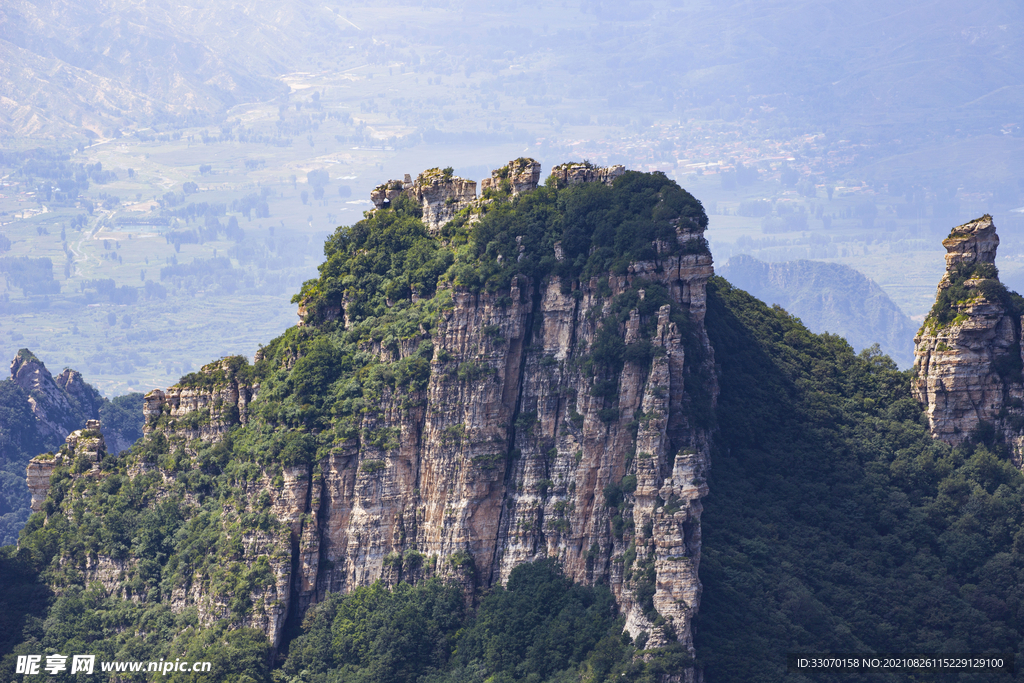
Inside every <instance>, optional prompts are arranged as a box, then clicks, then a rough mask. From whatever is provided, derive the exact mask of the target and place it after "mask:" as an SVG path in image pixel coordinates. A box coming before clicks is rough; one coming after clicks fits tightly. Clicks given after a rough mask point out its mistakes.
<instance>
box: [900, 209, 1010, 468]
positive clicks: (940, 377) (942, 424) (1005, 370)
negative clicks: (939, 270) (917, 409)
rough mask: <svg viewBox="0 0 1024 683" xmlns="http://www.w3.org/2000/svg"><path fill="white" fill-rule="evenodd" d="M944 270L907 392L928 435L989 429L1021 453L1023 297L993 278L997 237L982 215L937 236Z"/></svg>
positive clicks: (958, 435) (948, 437)
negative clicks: (946, 234) (943, 253)
mask: <svg viewBox="0 0 1024 683" xmlns="http://www.w3.org/2000/svg"><path fill="white" fill-rule="evenodd" d="M942 244H943V246H944V247H945V248H946V272H945V274H944V275H943V277H942V280H941V281H940V282H939V286H938V293H937V296H936V301H935V305H934V307H933V308H932V310H931V312H929V314H928V316H927V317H926V318H925V321H924V325H923V326H922V327H921V330H920V332H918V335H917V337H915V339H914V343H915V348H914V356H915V360H914V370H915V376H914V386H913V388H914V392H915V394H916V396H917V399H918V401H920V402H921V404H922V405H923V406H924V408H925V411H926V412H927V415H928V421H929V425H930V427H931V431H932V434H933V436H935V438H938V439H942V440H943V441H946V442H947V443H950V444H953V445H957V444H961V443H964V442H965V441H967V440H969V439H971V438H973V437H975V436H982V435H984V434H986V433H989V432H992V431H994V434H995V436H996V438H997V439H998V440H1001V441H1005V442H1006V443H1007V444H1008V445H1010V447H1011V449H1012V450H1013V452H1014V453H1015V457H1016V458H1017V459H1018V461H1019V460H1020V459H1021V455H1022V448H1021V445H1022V439H1021V432H1022V429H1021V425H1022V424H1024V422H1022V419H1021V416H1022V414H1024V411H1022V408H1021V406H1022V399H1024V378H1022V367H1024V363H1022V358H1021V314H1022V313H1024V306H1022V303H1024V299H1021V297H1020V296H1018V295H1016V294H1012V293H1010V292H1008V291H1007V290H1006V288H1005V287H1004V286H1003V285H1002V284H1001V283H1000V282H999V276H998V271H997V270H996V267H995V258H996V250H997V248H998V246H999V237H998V235H997V234H996V228H995V225H994V223H993V222H992V217H991V216H989V215H985V216H982V217H981V218H978V219H976V220H973V221H970V222H969V223H965V224H963V225H960V226H957V227H955V228H953V230H952V231H951V232H950V234H949V237H947V238H946V239H945V240H943V242H942Z"/></svg>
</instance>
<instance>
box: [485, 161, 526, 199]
mask: <svg viewBox="0 0 1024 683" xmlns="http://www.w3.org/2000/svg"><path fill="white" fill-rule="evenodd" d="M539 184H540V162H539V161H537V160H535V159H529V158H526V157H519V158H518V159H513V160H512V161H510V162H508V164H506V165H505V166H502V167H501V168H497V169H495V170H493V171H491V177H490V178H484V179H483V180H481V181H480V192H481V193H482V194H484V195H487V194H488V192H489V191H493V190H499V191H500V190H502V189H503V188H504V189H505V190H506V191H507V192H508V193H509V194H511V195H512V196H516V195H520V194H523V193H524V192H529V191H531V190H536V189H537V186H538V185H539Z"/></svg>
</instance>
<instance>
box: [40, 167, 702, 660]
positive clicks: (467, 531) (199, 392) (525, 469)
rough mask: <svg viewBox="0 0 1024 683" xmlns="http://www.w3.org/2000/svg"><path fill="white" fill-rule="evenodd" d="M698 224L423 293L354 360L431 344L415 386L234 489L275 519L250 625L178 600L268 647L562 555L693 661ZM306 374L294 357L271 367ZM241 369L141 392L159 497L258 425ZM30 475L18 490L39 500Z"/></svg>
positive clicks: (427, 180)
mask: <svg viewBox="0 0 1024 683" xmlns="http://www.w3.org/2000/svg"><path fill="white" fill-rule="evenodd" d="M623 174H624V169H622V167H612V168H597V167H593V166H591V165H589V164H586V165H585V164H564V165H562V166H559V167H557V168H556V170H555V172H554V173H553V179H550V180H549V183H555V184H556V185H558V186H560V187H565V186H572V185H583V184H588V183H593V184H605V185H607V186H611V185H612V183H613V182H615V180H616V179H617V178H619V177H620V176H622V175H623ZM539 178H540V165H539V164H538V163H537V162H535V161H534V160H532V159H518V160H515V161H513V162H510V163H509V165H507V166H505V167H503V168H501V169H498V170H496V171H495V172H494V173H493V174H492V177H491V178H489V179H487V180H485V181H484V183H482V185H483V186H484V188H483V189H484V194H483V195H482V196H481V197H479V198H477V197H476V194H475V192H476V186H475V183H474V182H473V181H467V180H463V179H460V178H457V177H455V176H454V175H452V174H451V173H450V171H449V170H448V169H445V170H443V171H439V170H438V169H431V170H429V171H426V172H424V173H422V174H420V175H419V176H418V177H417V179H416V180H415V182H413V181H412V180H411V178H410V177H409V176H406V179H405V180H404V181H389V182H388V183H385V184H383V185H381V186H379V187H378V188H376V189H375V190H374V191H373V194H372V199H373V202H374V204H375V206H376V207H377V209H376V210H377V211H382V210H387V208H388V207H389V206H390V205H391V204H392V203H393V202H397V201H406V200H407V199H411V200H412V201H413V202H415V204H416V205H418V206H420V207H421V208H422V220H423V223H424V224H425V226H426V229H427V231H428V233H430V234H433V235H438V234H443V233H442V228H443V227H444V226H445V224H446V223H448V221H451V220H452V219H453V218H455V217H456V216H458V215H462V216H466V212H465V211H463V210H465V209H467V208H468V210H469V211H468V214H469V215H468V218H466V220H467V221H468V222H469V223H470V224H472V222H473V221H478V220H480V213H483V212H486V209H487V206H488V205H489V204H494V203H495V202H502V201H505V202H511V201H513V199H516V198H518V197H523V196H526V195H528V194H529V193H530V192H532V191H534V190H535V189H536V188H538V186H539ZM665 182H670V181H667V180H666V181H665ZM403 197H404V198H405V199H401V200H400V198H403ZM655 201H656V199H655ZM694 202H695V200H694ZM696 206H697V207H699V204H696ZM460 212H463V213H462V214H460ZM699 213H700V216H698V217H696V218H695V217H678V218H675V219H673V220H672V221H671V224H670V225H671V226H672V230H674V235H672V236H671V239H659V240H655V241H654V242H653V243H652V244H650V245H649V246H648V247H647V251H646V252H645V253H646V254H647V257H646V258H643V259H640V260H635V261H632V262H630V263H628V265H627V266H625V267H622V268H619V269H618V272H605V273H604V274H603V275H599V276H592V277H591V276H588V277H586V278H579V279H576V280H573V281H571V282H570V281H569V280H568V279H566V280H563V279H562V278H560V277H559V276H558V275H549V276H547V277H544V278H531V277H529V276H527V275H516V276H514V277H512V278H511V284H510V285H508V286H505V287H502V288H500V289H495V290H493V291H488V290H487V289H481V290H478V291H471V290H467V289H464V288H460V287H459V286H457V285H452V284H449V285H447V287H443V286H441V285H439V286H438V290H439V293H438V294H437V295H435V298H437V297H444V300H445V302H446V303H445V304H444V305H443V306H440V307H439V309H438V313H437V317H436V323H435V324H433V325H432V326H431V327H429V328H427V326H425V325H422V324H421V325H420V327H419V330H418V331H414V332H413V333H412V334H410V335H409V336H407V337H405V338H402V339H397V340H391V341H389V340H387V339H382V340H370V341H364V342H361V345H360V347H359V353H362V354H367V356H365V357H369V358H373V359H374V360H379V361H382V362H387V363H392V364H396V366H397V365H401V364H402V363H403V361H411V360H414V359H415V356H416V354H418V353H420V352H421V351H422V349H423V348H425V347H424V345H425V344H426V345H427V347H428V348H432V353H431V354H430V356H429V361H428V362H427V361H425V362H424V368H425V369H424V378H425V379H424V380H423V382H422V383H421V384H420V385H418V386H416V388H415V389H410V390H409V391H407V392H404V393H402V392H398V391H391V390H384V391H383V392H382V393H381V395H380V398H379V401H378V402H377V403H376V404H375V405H374V406H373V409H372V410H365V411H364V412H363V414H361V415H359V416H357V417H356V418H353V419H354V420H355V422H354V423H353V424H354V426H353V427H352V428H351V429H349V430H348V431H347V432H345V433H344V434H342V435H339V436H337V437H336V438H334V439H333V441H331V442H330V443H329V444H328V445H327V446H324V447H321V448H320V450H318V457H317V458H313V459H310V461H308V462H301V461H299V462H296V461H290V460H288V459H287V458H285V457H284V456H283V455H282V456H281V460H280V462H277V463H273V462H265V463H264V464H263V465H262V466H261V468H259V469H258V470H257V471H254V472H250V473H249V474H248V476H246V477H245V478H244V481H243V479H242V478H241V477H240V478H239V483H238V486H239V487H240V488H241V489H242V495H241V496H240V498H242V499H245V500H249V501H257V500H258V501H261V505H262V509H263V510H264V512H265V513H266V514H267V515H269V516H270V517H271V518H272V519H273V523H272V524H270V525H269V526H266V527H265V528H256V529H252V530H249V531H247V532H245V533H244V534H242V537H241V538H240V539H238V541H237V543H238V556H239V558H240V560H241V561H242V562H243V563H247V564H249V565H256V564H257V563H262V566H263V567H265V569H266V574H267V579H266V580H264V581H263V582H262V583H261V584H260V585H258V586H255V587H253V589H252V590H251V593H250V594H249V595H247V596H245V597H246V600H247V601H248V604H251V605H252V608H251V609H250V610H248V611H247V612H246V614H245V615H244V616H242V617H232V614H233V613H232V611H231V608H230V601H231V599H232V596H231V595H227V594H224V592H223V591H221V592H218V591H217V590H214V589H212V585H213V583H214V582H212V580H211V579H210V576H203V575H201V574H200V575H197V576H194V577H192V578H190V579H189V581H187V582H183V583H182V584H181V585H180V586H177V587H176V588H175V589H174V595H173V596H171V604H172V605H173V606H174V608H175V609H176V610H180V609H185V608H186V607H189V606H194V607H196V608H197V611H198V614H199V615H200V618H201V620H202V621H203V622H206V623H209V622H211V621H213V620H217V619H231V618H235V619H236V620H237V622H238V625H240V626H253V627H255V628H258V629H260V630H262V631H263V632H264V633H266V634H267V636H268V637H269V639H270V641H271V643H272V645H274V646H275V647H277V646H279V645H280V644H281V642H282V637H283V636H284V633H285V631H286V624H288V623H297V621H296V620H299V619H301V616H302V615H303V614H304V613H305V612H306V610H308V608H309V607H310V606H311V605H314V604H316V603H318V602H320V601H322V600H324V598H325V596H326V595H327V594H328V593H330V592H336V591H350V590H352V589H354V588H355V587H357V586H362V585H367V584H369V583H372V582H374V581H377V580H384V581H385V582H388V583H394V582H397V581H399V580H417V579H420V578H423V577H427V576H432V575H437V576H442V577H451V578H455V579H456V580H458V581H459V582H461V583H462V584H463V585H464V586H465V588H466V590H467V596H468V598H469V599H472V596H473V594H474V591H479V590H481V589H484V588H486V587H488V586H490V585H493V584H495V583H497V582H503V581H504V580H505V579H506V578H507V577H508V575H509V573H510V572H511V571H512V569H513V568H514V567H516V566H517V565H519V564H521V563H524V562H531V561H534V560H538V559H542V558H557V559H558V560H559V561H560V563H561V564H562V566H563V568H564V571H565V572H566V574H567V575H568V576H569V577H571V578H572V579H574V580H576V581H581V582H586V583H594V582H598V581H603V582H606V583H607V584H608V585H609V586H610V587H611V589H612V591H613V593H614V595H615V596H616V599H617V600H618V602H619V605H620V608H621V610H622V612H623V614H624V615H625V616H626V629H627V630H628V631H629V632H630V634H632V635H633V636H638V635H640V634H641V633H646V634H647V635H648V641H647V642H648V647H652V646H659V645H664V644H667V643H669V642H673V641H678V642H681V643H683V644H684V645H685V646H686V647H687V648H688V649H689V650H690V652H691V653H692V652H693V640H692V629H691V623H692V620H693V618H694V616H695V614H696V612H697V610H698V608H699V604H700V594H701V584H700V580H699V578H698V567H699V563H700V552H701V527H700V519H701V511H702V506H701V499H702V498H703V497H704V496H705V495H707V492H708V489H707V484H706V482H705V473H706V471H707V468H708V466H709V462H708V458H709V452H710V448H711V439H712V430H713V427H714V406H715V402H716V400H717V395H718V386H717V380H716V377H715V372H714V352H713V350H712V348H711V345H710V342H709V340H708V336H707V333H706V331H705V327H704V315H705V294H706V291H705V290H706V284H707V281H708V278H709V277H711V276H712V275H713V272H714V271H713V267H712V258H711V255H710V253H709V252H708V250H707V247H706V242H705V241H704V239H703V232H704V229H705V226H706V217H705V216H704V215H703V211H702V210H700V211H699ZM519 244H520V246H519V252H520V254H521V253H522V251H523V249H524V246H523V245H522V243H521V242H520V243H519ZM565 254H566V250H565V249H563V247H562V243H561V242H555V243H554V245H553V246H552V247H551V253H550V254H548V255H545V258H548V257H550V261H551V262H553V263H555V264H558V263H562V262H564V260H565V259H566V256H565ZM505 258H515V254H512V255H509V256H507V257H505ZM501 262H502V257H499V258H498V263H499V264H500V263H501ZM442 290H443V291H442ZM352 309H353V306H352V305H351V304H350V303H348V301H347V300H346V299H344V298H341V299H340V300H339V301H337V302H336V303H329V304H322V305H321V304H314V303H313V302H311V301H310V300H309V298H308V297H306V298H303V299H301V300H299V313H300V318H301V321H300V326H301V327H300V328H299V329H300V330H306V331H307V333H308V334H315V333H316V330H317V329H318V328H319V327H323V326H335V327H334V328H332V329H337V330H339V331H340V332H339V333H341V332H343V331H344V330H347V329H350V328H351V327H352V326H353V325H355V324H356V322H355V317H354V314H353V310H352ZM601 344H612V345H618V347H619V348H620V349H624V355H623V360H621V362H620V364H619V365H617V366H615V368H614V373H613V376H612V375H609V371H604V374H601V373H599V372H598V371H597V370H595V369H594V368H593V367H592V366H591V365H590V364H588V363H587V362H585V361H586V359H587V358H588V357H589V356H590V355H591V354H593V353H594V350H595V348H597V346H598V345H601ZM263 354H264V350H261V351H260V352H259V353H258V354H257V357H256V365H259V363H260V362H263V361H264V358H263ZM304 360H305V359H304V357H303V355H302V353H300V352H295V353H293V354H292V355H290V356H287V357H286V360H284V361H283V362H282V364H281V366H280V367H278V368H276V369H275V370H274V371H275V372H279V373H288V372H290V371H292V370H293V369H296V368H298V367H299V366H300V365H301V364H302V363H303V362H304ZM252 367H253V366H248V365H247V364H246V363H245V362H244V361H243V360H241V359H223V360H221V361H218V362H215V363H211V364H209V365H207V366H205V367H204V368H203V369H202V370H201V371H200V372H198V373H194V374H193V375H190V376H189V377H186V378H183V381H182V382H180V383H179V384H178V385H175V386H173V387H170V388H169V389H167V390H165V391H153V392H150V394H148V395H147V396H146V399H145V415H146V427H145V432H146V435H147V436H146V438H145V439H143V441H144V442H147V443H155V442H156V441H157V440H160V439H163V440H164V441H161V444H164V442H166V444H165V445H164V446H162V447H163V448H164V450H165V451H166V454H164V455H155V456H152V457H147V456H140V457H139V458H138V463H137V464H135V465H133V470H132V474H134V476H140V477H141V476H157V477H158V479H159V482H160V484H159V487H158V489H157V493H156V494H155V496H156V499H159V497H160V496H161V495H165V492H166V491H169V490H171V489H173V488H174V483H175V481H176V480H177V479H181V478H182V477H184V476H186V475H185V474H183V473H181V472H178V471H175V469H174V467H173V463H174V462H176V461H180V460H181V459H183V458H184V459H188V458H199V459H202V458H205V457H207V456H200V455H199V454H202V453H207V452H210V451H211V449H213V450H216V445H217V444H223V441H224V440H225V439H232V438H234V439H235V441H236V442H237V441H238V440H239V438H240V437H237V436H235V437H232V436H231V435H230V434H231V430H232V429H236V428H239V427H240V429H239V431H238V432H235V433H236V434H237V433H242V432H245V431H246V430H250V431H253V430H258V429H265V428H266V427H265V425H264V426H260V425H258V424H257V422H259V420H257V418H256V417H254V416H255V415H256V413H255V409H256V408H257V407H258V404H259V403H260V402H261V401H264V400H267V401H269V400H271V398H270V397H269V396H264V393H265V392H264V389H262V388H261V386H260V384H259V382H258V381H256V380H254V378H253V376H252V372H251V368H252ZM314 431H315V430H314ZM314 436H315V435H314ZM141 443H142V441H140V444H141ZM211 444H213V446H211ZM137 448H138V445H137ZM204 449H205V450H204ZM210 457H212V456H210ZM176 459H177V460H176ZM168 463H171V465H168ZM37 467H38V465H37ZM40 475H41V472H39V473H34V474H32V473H30V478H32V479H33V481H34V488H33V492H34V493H37V494H39V493H40V491H41V490H42V487H41V484H40V481H39V479H40ZM74 476H87V473H86V474H76V475H74ZM40 495H41V494H40ZM186 497H187V496H186ZM243 504H244V503H243ZM125 561H127V562H129V563H130V562H131V559H130V558H129V559H127V560H116V561H115V560H114V559H112V558H104V557H102V556H101V557H99V558H98V559H95V560H91V561H90V565H91V566H90V570H91V571H92V572H93V574H94V575H95V576H98V577H104V579H105V580H104V581H103V583H104V585H105V586H106V587H107V589H108V591H110V592H111V593H116V594H121V595H124V596H125V597H131V596H130V595H129V593H130V589H129V588H128V587H126V586H125V585H124V584H123V583H118V581H117V579H116V577H117V576H119V575H124V570H123V567H122V566H121V565H123V564H124V562H125ZM119 563H120V564H119ZM213 571H214V570H210V572H213ZM211 575H212V574H211ZM110 577H114V578H110ZM136 597H137V596H136ZM234 597H235V598H237V596H234ZM680 676H681V677H682V678H681V679H680V680H682V679H686V680H692V678H693V676H694V672H693V670H689V671H686V672H681V673H680Z"/></svg>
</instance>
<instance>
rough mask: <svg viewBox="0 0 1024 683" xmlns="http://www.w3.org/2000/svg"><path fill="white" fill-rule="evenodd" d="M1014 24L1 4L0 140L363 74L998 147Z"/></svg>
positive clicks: (757, 15)
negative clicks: (388, 69) (308, 76)
mask: <svg viewBox="0 0 1024 683" xmlns="http://www.w3.org/2000/svg"><path fill="white" fill-rule="evenodd" d="M1022 28H1024V10H1022V7H1021V5H1020V4H1019V3H1015V2H1009V1H1007V0H982V1H981V2H976V3H961V2H955V1H951V0H933V1H930V2H915V3H910V2H896V3H892V2H881V1H880V0H870V1H866V2H858V3H840V2H826V1H822V0H816V1H814V2H805V3H800V4H799V5H794V3H791V2H782V0H775V1H772V2H750V1H749V0H733V1H730V2H723V3H686V4H685V5H684V4H683V3H677V2H659V1H644V0H638V1H633V2H619V3H603V2H599V1H594V0H583V1H582V2H580V3H579V4H578V5H577V4H575V3H572V6H571V7H558V6H554V5H551V6H548V5H540V4H536V5H534V4H530V3H527V2H515V1H512V2H503V3H480V4H478V3H464V2H449V3H444V2H440V3H430V4H429V5H427V4H420V3H413V2H409V3H402V2H377V3H373V4H372V5H371V4H362V5H352V4H345V5H341V4H338V3H335V2H329V3H326V4H325V3H317V2H312V1H311V0H295V1H291V2H287V3H279V2H271V1H270V0H250V1H249V2H247V3H245V4H236V3H227V2H196V1H195V0H187V1H186V2H182V3H171V2H167V1H166V0H156V1H154V2H147V3H144V4H139V3H129V2H125V1H124V0H105V1H104V2H100V3H85V4H82V3H69V2H63V1H60V0H50V1H46V0H37V1H32V0H13V1H12V2H6V3H4V4H3V5H2V6H0V134H2V135H8V136H10V135H19V136H25V135H31V136H48V135H53V136H64V135H67V134H69V133H82V132H83V131H84V130H85V129H90V130H93V131H94V133H96V134H101V135H102V134H103V133H104V132H105V131H106V132H109V131H111V130H115V129H118V128H120V127H126V126H131V125H148V124H150V123H153V122H159V121H162V120H163V121H166V120H169V119H187V118H188V117H192V118H193V119H195V118H196V117H209V116H214V117H215V116H217V115H219V114H220V113H222V112H223V111H224V110H225V109H226V108H227V107H230V106H232V105H233V104H235V103H238V102H246V101H254V100H270V99H273V98H276V97H281V96H283V95H285V94H286V93H287V91H288V88H287V87H286V86H285V85H284V83H283V82H282V81H280V80H279V79H280V77H281V76H283V75H285V74H288V73H291V72H296V71H307V72H328V71H344V70H346V69H352V68H356V67H359V66H360V65H362V64H366V63H373V64H387V65H393V66H394V67H395V70H394V78H395V81H394V83H393V87H395V88H396V91H397V92H398V94H399V96H400V95H401V88H402V81H401V80H400V79H399V78H398V77H399V75H400V74H402V73H405V72H406V70H415V71H418V72H421V73H423V72H427V73H437V74H444V73H449V74H450V73H456V72H466V71H467V70H468V71H469V72H472V71H485V72H487V71H490V72H491V73H492V75H493V76H494V77H495V79H496V80H501V79H506V80H507V78H508V77H509V76H510V75H511V76H514V77H515V79H516V80H517V84H518V88H519V90H521V96H522V98H523V99H524V100H526V99H527V98H528V97H529V96H532V97H538V96H541V95H543V93H544V92H545V91H547V94H548V96H549V97H550V96H555V97H556V99H558V100H559V101H560V100H561V99H562V98H569V99H571V100H575V101H576V102H577V105H578V107H579V111H580V112H581V113H586V114H593V113H595V111H608V112H614V111H619V112H626V113H630V112H631V111H632V112H633V113H639V112H641V111H647V112H648V114H647V116H649V117H653V118H659V117H662V116H673V115H675V116H678V115H683V114H684V113H686V116H687V117H688V118H699V119H704V120H710V119H724V120H735V119H736V118H737V117H743V116H751V115H753V116H754V118H758V119H761V120H768V121H771V122H773V125H777V126H781V127H782V128H783V129H784V128H787V127H790V126H798V127H801V128H804V129H807V130H813V129H825V128H831V129H835V128H836V127H837V126H838V127H839V128H840V129H842V130H843V131H844V132H845V133H848V134H850V135H852V136H854V137H856V138H858V139H859V140H861V141H865V142H867V141H875V140H878V139H886V140H892V139H898V141H899V143H900V144H906V143H908V142H914V141H925V140H930V141H935V140H937V139H942V138H945V137H950V138H956V137H962V136H964V135H966V134H994V135H1000V134H1003V133H1005V134H1008V135H1010V136H1013V135H1020V129H1019V127H1018V126H1019V125H1020V124H1019V123H1015V122H1016V121H1017V118H1015V117H1016V114H1017V113H1018V112H1019V111H1020V110H1021V108H1022V106H1024V67H1022V64H1024V60H1022V59H1021V56H1022V54H1024V49H1022V48H1024V30H1022ZM510 64H511V67H510ZM552 86H554V87H555V88H556V89H555V90H554V91H551V90H548V88H550V87H552ZM438 95H439V96H442V97H443V96H444V91H443V90H442V89H439V90H438ZM708 107H710V109H708ZM634 110H635V111H634ZM1007 126H1008V127H1007ZM1010 147H1013V148H1015V147H1014V146H1013V145H1010V146H1008V147H1007V149H1009V148H1010Z"/></svg>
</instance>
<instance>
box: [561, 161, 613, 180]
mask: <svg viewBox="0 0 1024 683" xmlns="http://www.w3.org/2000/svg"><path fill="white" fill-rule="evenodd" d="M625 172H626V167H625V166H622V165H621V164H617V165H615V166H608V167H603V166H595V165H593V164H591V163H590V162H587V161H584V162H570V163H565V164H559V165H558V166H555V167H554V168H553V169H551V175H553V176H555V177H556V178H558V180H560V181H561V182H564V183H565V184H567V185H579V184H581V183H604V184H605V185H611V184H612V183H613V182H615V179H616V178H618V177H619V176H620V175H622V174H623V173H625Z"/></svg>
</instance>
